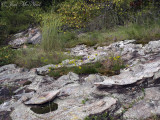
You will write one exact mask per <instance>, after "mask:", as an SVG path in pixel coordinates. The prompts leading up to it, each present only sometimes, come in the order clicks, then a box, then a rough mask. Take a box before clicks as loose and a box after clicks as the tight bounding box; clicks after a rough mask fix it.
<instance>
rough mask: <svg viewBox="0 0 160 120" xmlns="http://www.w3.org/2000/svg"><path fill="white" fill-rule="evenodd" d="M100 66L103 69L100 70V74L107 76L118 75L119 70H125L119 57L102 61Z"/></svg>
mask: <svg viewBox="0 0 160 120" xmlns="http://www.w3.org/2000/svg"><path fill="white" fill-rule="evenodd" d="M102 64H103V67H104V68H103V69H102V70H101V72H102V73H103V74H108V75H116V74H120V69H123V68H125V65H124V63H123V60H122V59H121V56H115V57H114V56H111V57H109V58H107V59H106V60H105V61H103V63H102Z"/></svg>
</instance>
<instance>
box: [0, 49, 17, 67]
mask: <svg viewBox="0 0 160 120" xmlns="http://www.w3.org/2000/svg"><path fill="white" fill-rule="evenodd" d="M14 55H15V50H13V49H11V48H10V47H9V46H6V47H2V48H0V66H2V65H7V64H11V63H13V61H14Z"/></svg>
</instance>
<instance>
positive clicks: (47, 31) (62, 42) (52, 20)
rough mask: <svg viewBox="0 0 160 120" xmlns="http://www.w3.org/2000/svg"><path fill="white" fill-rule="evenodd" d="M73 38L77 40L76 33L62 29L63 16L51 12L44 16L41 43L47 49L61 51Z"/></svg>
mask: <svg viewBox="0 0 160 120" xmlns="http://www.w3.org/2000/svg"><path fill="white" fill-rule="evenodd" d="M71 40H72V41H75V40H76V35H75V34H74V33H73V32H68V31H66V32H64V31H63V30H62V24H61V18H60V17H59V16H58V15H56V14H54V13H51V14H49V15H45V16H44V18H43V24H42V44H41V45H42V48H43V49H44V50H45V51H55V50H56V51H61V50H63V49H64V48H65V46H66V43H69V42H70V41H71Z"/></svg>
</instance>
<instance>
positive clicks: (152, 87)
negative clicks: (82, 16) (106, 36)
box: [0, 30, 160, 120]
mask: <svg viewBox="0 0 160 120" xmlns="http://www.w3.org/2000/svg"><path fill="white" fill-rule="evenodd" d="M35 31H38V30H35ZM36 33H37V32H34V31H30V33H29V37H32V36H34V35H36ZM134 43H135V40H125V41H120V42H116V43H113V44H111V45H109V46H103V47H98V48H97V49H94V48H93V47H87V46H85V45H80V46H79V45H78V46H76V47H75V48H72V49H70V50H71V53H70V55H75V56H83V60H82V61H81V60H80V61H78V60H77V61H76V60H75V61H74V62H75V63H76V64H77V65H82V64H85V63H92V62H95V61H98V60H102V59H104V58H105V57H106V56H108V55H110V54H111V53H115V55H120V56H121V58H123V59H125V61H126V62H127V63H128V64H129V67H128V68H126V69H124V70H121V72H120V74H119V75H116V76H112V77H107V76H101V75H99V74H95V75H88V76H79V75H77V74H75V73H72V72H70V73H68V74H67V75H64V76H61V77H60V78H58V79H57V80H54V79H53V78H51V77H49V76H40V75H45V74H46V73H47V72H48V71H49V69H50V68H52V67H53V68H58V67H63V66H66V67H71V66H74V64H70V60H68V59H67V60H64V61H62V63H60V64H58V65H52V64H51V65H47V66H44V67H41V68H36V69H32V70H24V69H22V68H18V67H15V65H8V66H3V67H0V83H2V85H5V84H8V83H11V84H12V85H13V84H14V85H19V84H20V83H21V82H23V81H25V80H27V81H31V82H32V83H31V84H30V85H26V86H25V87H21V88H20V89H18V90H17V91H19V90H20V91H21V90H23V89H26V88H28V89H32V90H34V91H35V92H32V93H25V92H23V93H20V94H18V93H19V92H16V93H17V95H14V96H13V98H15V99H14V100H12V101H9V104H6V105H3V110H6V111H10V110H12V109H11V108H14V109H13V111H12V113H11V118H12V119H13V120H22V119H23V120H39V119H49V120H55V119H56V120H71V119H84V118H85V117H87V116H92V115H97V114H102V113H104V112H110V113H111V114H112V113H113V115H120V116H121V117H123V119H126V120H130V119H133V118H136V119H145V118H148V117H151V116H152V115H153V114H155V115H160V107H159V106H160V103H159V101H160V100H159V99H160V98H159V97H160V94H159V87H156V86H158V85H159V84H160V82H159V79H160V54H159V53H160V40H159V41H151V42H149V44H147V45H145V46H142V45H141V44H134ZM67 54H68V53H67ZM37 74H38V75H37ZM4 83H5V84H4ZM101 88H103V89H101ZM142 88H144V89H143V90H141V89H142ZM110 90H111V91H110ZM55 91H57V92H55ZM144 91H145V94H144ZM51 100H53V101H54V102H55V103H57V104H58V109H57V110H55V111H52V112H50V113H46V114H42V115H41V114H36V113H34V112H33V111H32V110H31V109H30V108H31V107H30V106H28V105H27V106H26V105H24V104H23V103H26V104H42V103H46V102H48V101H51ZM135 101H136V102H135ZM6 102H7V101H6ZM1 108H2V107H0V109H1ZM124 108H125V109H127V111H126V112H124V111H123V110H124ZM3 110H2V111H3ZM113 117H115V116H113Z"/></svg>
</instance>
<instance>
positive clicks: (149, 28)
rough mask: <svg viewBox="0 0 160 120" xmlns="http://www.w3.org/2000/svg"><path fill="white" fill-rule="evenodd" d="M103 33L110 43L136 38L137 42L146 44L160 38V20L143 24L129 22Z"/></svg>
mask: <svg viewBox="0 0 160 120" xmlns="http://www.w3.org/2000/svg"><path fill="white" fill-rule="evenodd" d="M102 35H103V36H104V37H105V38H106V41H108V42H107V43H108V44H110V43H111V42H115V41H120V40H126V39H135V40H137V43H141V44H146V43H148V42H149V41H152V40H158V39H160V21H158V22H154V23H150V24H143V25H139V24H135V23H134V24H127V25H125V26H120V27H116V28H115V29H114V30H112V31H108V32H106V33H102ZM104 42H105V41H104Z"/></svg>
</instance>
